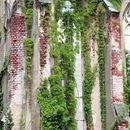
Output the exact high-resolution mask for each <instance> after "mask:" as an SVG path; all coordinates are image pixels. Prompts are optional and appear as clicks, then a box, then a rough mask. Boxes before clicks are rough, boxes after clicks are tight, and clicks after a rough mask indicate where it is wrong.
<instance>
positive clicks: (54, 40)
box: [38, 0, 81, 130]
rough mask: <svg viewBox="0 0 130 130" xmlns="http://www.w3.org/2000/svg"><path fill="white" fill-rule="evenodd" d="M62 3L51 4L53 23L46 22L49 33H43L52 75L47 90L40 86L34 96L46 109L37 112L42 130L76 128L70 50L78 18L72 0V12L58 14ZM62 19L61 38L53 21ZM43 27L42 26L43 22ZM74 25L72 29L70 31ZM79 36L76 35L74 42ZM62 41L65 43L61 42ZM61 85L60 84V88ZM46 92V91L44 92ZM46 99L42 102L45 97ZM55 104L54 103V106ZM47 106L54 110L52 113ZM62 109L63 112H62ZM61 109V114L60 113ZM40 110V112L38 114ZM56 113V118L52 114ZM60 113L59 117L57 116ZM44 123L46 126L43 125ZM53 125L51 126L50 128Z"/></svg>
mask: <svg viewBox="0 0 130 130" xmlns="http://www.w3.org/2000/svg"><path fill="white" fill-rule="evenodd" d="M63 2H64V1H62V0H56V1H55V20H54V21H50V30H49V32H48V33H47V36H48V38H49V43H50V46H51V52H50V54H51V57H53V58H54V66H53V67H52V70H51V72H52V75H51V76H50V77H49V79H48V80H47V82H49V85H50V87H49V88H50V89H49V88H48V85H47V83H46V81H45V83H46V85H45V86H46V87H45V86H44V85H43V86H44V91H43V90H42V91H39V94H43V95H39V94H38V102H39V104H43V105H44V104H46V102H50V103H48V106H43V107H42V105H40V108H41V116H42V118H41V122H42V124H41V126H42V128H43V129H47V130H48V129H51V130H53V129H54V130H55V129H56V130H62V129H65V130H76V129H77V125H76V121H75V111H76V98H75V94H74V90H75V86H76V84H75V78H74V71H75V69H74V68H75V54H76V52H77V48H76V47H74V46H73V42H74V39H73V35H74V32H78V31H79V29H81V28H80V27H81V26H80V23H79V22H80V15H79V13H78V12H77V9H78V8H76V7H78V6H76V5H77V2H76V1H75V0H73V1H72V6H73V8H75V11H74V12H65V13H62V11H61V10H62V7H63ZM59 19H62V21H63V24H62V28H64V35H63V34H62V33H61V32H60V31H59V30H58V24H57V21H58V20H59ZM43 23H44V24H46V19H45V21H44V20H43ZM74 25H75V26H76V28H74ZM78 34H79V32H78V33H77V37H76V38H77V39H78V38H79V36H78ZM64 37H65V41H63V40H62V39H63V38H64ZM62 83H63V84H62ZM48 89H49V90H48ZM44 94H45V95H46V96H48V97H47V98H45V95H44ZM40 97H44V100H43V99H42V98H41V100H39V98H40ZM57 101H58V103H57V104H55V102H57ZM51 106H54V108H55V110H56V112H55V110H53V108H52V107H51ZM63 106H64V109H63V108H62V107H63ZM61 108H62V110H63V111H61V110H60V109H61ZM42 109H43V112H42ZM45 113H46V114H49V115H50V116H49V118H51V120H50V119H49V118H45V117H46V115H45ZM55 113H56V114H55ZM58 113H60V115H62V116H60V117H58V118H59V119H58V118H57V116H58V115H59V114H58ZM44 122H46V123H44ZM54 124H55V125H54Z"/></svg>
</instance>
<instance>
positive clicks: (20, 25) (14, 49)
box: [9, 15, 25, 99]
mask: <svg viewBox="0 0 130 130" xmlns="http://www.w3.org/2000/svg"><path fill="white" fill-rule="evenodd" d="M10 35H11V52H10V67H9V85H10V92H9V98H10V99H11V98H12V97H13V95H14V91H15V90H16V89H17V87H18V86H20V84H21V82H22V78H17V77H18V76H19V77H20V75H21V72H22V71H23V68H24V47H23V37H24V36H25V23H24V16H18V15H15V16H13V17H12V18H11V22H10ZM21 77H22V76H21Z"/></svg>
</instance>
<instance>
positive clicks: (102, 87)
mask: <svg viewBox="0 0 130 130" xmlns="http://www.w3.org/2000/svg"><path fill="white" fill-rule="evenodd" d="M103 19H104V14H103V13H101V12H99V15H98V23H99V30H98V63H99V80H100V100H101V120H102V128H103V129H104V130H105V129H106V89H105V50H104V48H105V42H104V36H103V35H104V27H103V24H104V21H103Z"/></svg>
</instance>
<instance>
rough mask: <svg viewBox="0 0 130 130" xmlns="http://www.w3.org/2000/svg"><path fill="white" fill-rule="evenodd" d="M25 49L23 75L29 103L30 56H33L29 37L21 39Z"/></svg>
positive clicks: (30, 80) (31, 42)
mask: <svg viewBox="0 0 130 130" xmlns="http://www.w3.org/2000/svg"><path fill="white" fill-rule="evenodd" d="M23 43H24V46H25V50H26V59H25V64H26V75H25V80H26V84H27V86H28V91H27V92H28V93H27V94H28V95H29V98H30V99H29V100H30V103H31V83H32V73H31V70H32V57H33V41H32V39H31V38H26V39H24V41H23Z"/></svg>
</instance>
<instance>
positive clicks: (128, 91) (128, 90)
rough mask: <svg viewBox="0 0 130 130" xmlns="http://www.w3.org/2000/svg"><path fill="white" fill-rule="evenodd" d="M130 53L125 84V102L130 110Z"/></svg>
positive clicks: (127, 54)
mask: <svg viewBox="0 0 130 130" xmlns="http://www.w3.org/2000/svg"><path fill="white" fill-rule="evenodd" d="M129 86H130V55H129V53H126V83H125V86H124V91H125V93H124V94H125V102H126V104H127V105H128V107H129V110H130V87H129Z"/></svg>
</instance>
